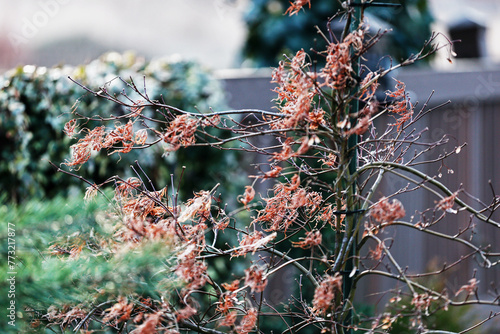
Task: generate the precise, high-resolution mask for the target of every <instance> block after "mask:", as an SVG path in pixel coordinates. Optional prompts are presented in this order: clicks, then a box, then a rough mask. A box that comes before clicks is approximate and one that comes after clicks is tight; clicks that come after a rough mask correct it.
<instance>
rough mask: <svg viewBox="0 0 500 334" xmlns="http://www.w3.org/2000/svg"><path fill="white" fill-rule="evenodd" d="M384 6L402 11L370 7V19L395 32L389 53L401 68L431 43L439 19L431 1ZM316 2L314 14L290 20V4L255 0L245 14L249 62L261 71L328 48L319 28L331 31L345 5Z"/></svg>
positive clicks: (375, 27)
mask: <svg viewBox="0 0 500 334" xmlns="http://www.w3.org/2000/svg"><path fill="white" fill-rule="evenodd" d="M384 2H385V3H394V4H400V5H401V6H400V7H375V8H368V9H367V11H366V15H367V18H368V22H369V24H370V25H371V28H372V29H373V30H375V31H378V29H386V28H387V29H392V31H391V32H390V33H389V34H388V36H387V37H386V38H384V50H383V54H384V55H385V54H388V55H390V56H391V57H392V61H393V62H395V63H398V62H399V61H400V60H401V59H406V58H408V57H409V56H410V55H411V54H416V53H417V52H418V51H419V50H420V49H421V47H422V45H423V44H424V41H426V40H428V39H429V37H430V35H431V31H430V24H431V23H432V21H433V18H432V15H431V12H430V10H429V6H428V4H427V0H406V1H391V0H388V1H384ZM313 3H314V5H313V6H311V8H310V9H309V8H308V9H307V10H305V11H304V10H302V11H301V13H300V15H293V16H292V17H288V16H285V15H283V14H284V12H285V10H286V8H287V7H288V5H289V0H251V1H250V6H249V9H248V11H247V13H246V15H245V22H246V24H247V27H248V35H247V39H246V42H245V45H244V49H243V58H244V59H246V60H250V61H251V64H252V65H253V66H257V67H266V66H276V64H277V62H278V61H279V60H280V59H281V57H282V55H283V54H284V53H286V54H291V53H295V52H296V51H298V50H300V49H304V50H305V51H308V50H309V49H310V48H313V49H315V50H322V49H323V48H324V45H325V44H326V43H325V41H324V40H323V39H322V38H321V36H319V35H318V33H317V30H316V28H315V26H318V27H319V28H321V30H323V31H325V30H326V29H325V28H326V26H327V24H328V19H329V18H330V16H331V15H332V13H337V12H338V11H339V10H342V2H341V1H339V0H330V1H313ZM335 21H336V22H338V20H335ZM341 26H342V25H341ZM332 28H333V29H335V27H332Z"/></svg>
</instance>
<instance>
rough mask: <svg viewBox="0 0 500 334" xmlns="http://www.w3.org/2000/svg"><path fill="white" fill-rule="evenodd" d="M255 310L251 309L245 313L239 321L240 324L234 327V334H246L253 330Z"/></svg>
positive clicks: (255, 316)
mask: <svg viewBox="0 0 500 334" xmlns="http://www.w3.org/2000/svg"><path fill="white" fill-rule="evenodd" d="M257 314H258V313H257V310H256V309H254V308H251V309H249V310H248V311H247V314H245V315H244V316H243V319H241V322H240V324H239V325H238V326H237V327H236V333H238V334H248V333H250V332H251V331H252V330H253V329H254V328H255V324H256V323H257Z"/></svg>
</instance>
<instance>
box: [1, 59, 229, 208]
mask: <svg viewBox="0 0 500 334" xmlns="http://www.w3.org/2000/svg"><path fill="white" fill-rule="evenodd" d="M68 76H70V77H72V78H73V79H75V80H77V81H78V82H80V83H82V84H83V85H85V86H87V87H89V88H91V89H98V88H99V87H102V86H104V85H106V87H107V89H108V91H109V92H110V93H116V94H119V93H120V92H121V91H122V89H124V88H126V87H125V84H124V83H123V82H122V81H121V80H120V79H118V77H120V78H123V79H124V80H130V78H132V79H133V80H134V82H136V83H137V85H138V86H139V87H142V86H143V83H144V78H145V81H146V87H147V92H148V95H149V97H150V98H151V99H153V100H163V101H165V102H166V103H167V104H170V105H173V106H176V107H178V108H181V109H184V110H189V111H194V110H195V108H197V109H198V110H202V111H207V110H208V109H209V107H212V108H214V109H220V108H223V107H224V96H223V91H222V89H221V86H220V84H219V82H218V81H217V80H216V79H215V78H214V77H213V75H212V74H211V72H209V71H208V70H207V69H205V68H203V67H202V66H201V65H200V64H198V63H196V62H192V61H185V60H182V59H178V58H163V59H157V60H152V61H145V60H144V59H142V58H139V57H137V56H135V55H134V54H131V53H127V54H117V53H108V54H105V55H103V56H102V57H100V58H99V59H97V60H94V61H92V62H91V63H89V64H88V65H82V66H77V67H71V66H60V67H55V68H45V67H34V66H24V67H18V68H16V69H13V70H11V71H9V72H7V73H5V74H4V75H3V76H1V77H0V147H1V148H2V150H1V159H0V189H1V192H2V193H5V194H6V195H7V196H8V197H9V198H10V199H11V200H14V201H22V200H24V199H26V198H29V197H40V196H49V197H53V196H54V195H56V194H65V193H66V192H67V191H68V189H69V188H70V187H69V185H71V184H73V185H76V184H77V183H78V182H80V181H78V180H77V179H72V178H71V177H68V175H64V174H62V173H56V172H55V170H54V168H53V167H51V166H50V164H49V160H50V161H52V162H54V163H56V164H59V163H61V162H63V161H64V160H65V159H67V158H68V157H69V154H70V148H69V147H70V146H71V144H72V143H74V142H71V140H69V138H66V136H65V135H64V133H63V131H62V129H63V126H64V124H65V123H66V122H67V121H68V120H69V119H70V118H71V117H72V115H71V109H72V106H73V105H74V104H75V102H76V101H77V100H78V101H79V103H78V112H79V113H81V114H84V115H101V116H106V115H110V114H115V115H117V114H120V113H123V112H125V110H122V109H124V108H122V107H120V106H117V105H116V104H113V103H111V102H109V101H107V100H105V99H102V98H97V97H95V96H93V95H91V94H86V92H85V90H84V89H82V88H81V87H79V86H78V85H76V84H75V83H73V82H71V81H70V80H69V79H68ZM131 97H132V98H133V95H132V96H131ZM145 112H149V113H153V112H154V110H149V111H145ZM88 125H89V124H87V126H88ZM206 151H207V150H201V149H196V148H192V149H190V150H188V151H187V152H184V153H183V154H188V155H194V156H197V157H199V158H198V159H197V161H199V162H200V164H199V166H196V165H192V166H189V168H188V170H187V173H190V174H187V176H188V177H187V178H186V179H187V180H190V181H191V180H192V181H194V180H198V179H201V178H202V177H197V175H199V174H200V173H201V174H203V175H204V176H206V175H207V173H211V172H213V173H215V174H217V173H218V172H217V170H219V168H217V167H216V165H218V164H219V163H220V161H219V159H217V157H214V156H213V155H211V156H206V154H207V153H206ZM162 153H163V152H161V148H158V149H156V150H154V149H153V150H151V149H149V150H143V151H137V152H131V153H129V154H126V155H122V156H119V155H118V154H115V155H112V156H110V157H107V156H105V155H106V152H102V153H101V154H100V155H98V156H96V157H95V159H91V161H89V162H88V163H87V164H86V165H84V166H83V167H82V169H81V170H80V172H79V174H81V175H82V176H84V177H85V178H88V179H90V180H92V181H94V182H100V181H103V180H104V179H106V178H107V177H109V176H111V175H116V174H119V175H121V174H130V173H131V170H130V165H131V164H133V163H134V161H135V160H139V161H141V163H142V165H143V167H145V169H146V170H147V171H148V173H151V174H152V176H153V177H154V179H155V180H157V181H158V182H168V180H169V175H170V173H177V171H178V169H179V168H180V167H179V165H182V161H184V157H182V156H180V155H179V154H171V155H169V156H166V157H165V156H164V157H162ZM225 159H228V158H227V157H226V158H225ZM230 159H231V158H230ZM233 160H234V159H233ZM233 162H234V161H226V163H233ZM213 176H215V177H217V175H213ZM205 179H206V177H205ZM78 187H80V188H81V184H78Z"/></svg>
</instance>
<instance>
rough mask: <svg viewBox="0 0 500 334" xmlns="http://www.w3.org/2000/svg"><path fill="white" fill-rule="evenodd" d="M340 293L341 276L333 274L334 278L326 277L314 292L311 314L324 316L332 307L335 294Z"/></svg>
mask: <svg viewBox="0 0 500 334" xmlns="http://www.w3.org/2000/svg"><path fill="white" fill-rule="evenodd" d="M340 291H342V276H340V275H339V273H335V275H334V276H331V275H326V276H325V278H324V279H323V281H321V283H320V284H319V286H318V287H317V288H316V290H315V291H314V299H313V312H314V313H315V314H325V313H326V311H327V310H328V309H330V308H331V307H332V306H333V300H334V298H335V293H336V292H340Z"/></svg>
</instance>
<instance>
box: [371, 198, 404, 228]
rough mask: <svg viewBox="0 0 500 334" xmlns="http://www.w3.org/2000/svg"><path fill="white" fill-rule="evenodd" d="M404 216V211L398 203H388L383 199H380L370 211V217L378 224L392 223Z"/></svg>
mask: <svg viewBox="0 0 500 334" xmlns="http://www.w3.org/2000/svg"><path fill="white" fill-rule="evenodd" d="M405 215H406V212H405V209H404V208H403V204H402V203H401V202H400V201H398V200H397V199H393V200H392V203H389V200H388V199H387V198H385V197H383V198H382V199H380V201H378V202H377V203H376V204H375V205H374V206H373V207H372V208H371V210H370V216H371V217H372V218H373V219H375V221H377V222H379V223H392V222H393V221H395V220H396V219H400V218H403V217H404V216H405Z"/></svg>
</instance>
